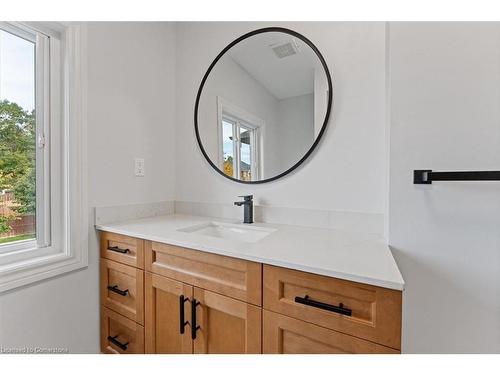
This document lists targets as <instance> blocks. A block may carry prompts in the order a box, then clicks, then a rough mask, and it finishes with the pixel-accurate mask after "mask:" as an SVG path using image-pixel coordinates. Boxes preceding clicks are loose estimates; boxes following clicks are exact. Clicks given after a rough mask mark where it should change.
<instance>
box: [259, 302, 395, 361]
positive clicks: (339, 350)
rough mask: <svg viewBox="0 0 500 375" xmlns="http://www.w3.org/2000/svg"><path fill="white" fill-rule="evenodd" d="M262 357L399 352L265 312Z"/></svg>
mask: <svg viewBox="0 0 500 375" xmlns="http://www.w3.org/2000/svg"><path fill="white" fill-rule="evenodd" d="M263 325H264V336H263V352H264V354H397V353H399V351H397V350H395V349H392V348H388V347H386V346H383V345H379V344H375V343H372V342H370V341H366V340H363V339H359V338H356V337H353V336H350V335H346V334H344V333H340V332H337V331H333V330H331V329H327V328H323V327H319V326H317V325H315V324H312V323H307V322H304V321H302V320H298V319H295V318H290V317H288V316H285V315H282V314H277V313H274V312H271V311H266V310H264V321H263Z"/></svg>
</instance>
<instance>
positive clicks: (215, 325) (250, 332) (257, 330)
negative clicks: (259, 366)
mask: <svg viewBox="0 0 500 375" xmlns="http://www.w3.org/2000/svg"><path fill="white" fill-rule="evenodd" d="M193 301H194V302H199V305H198V306H196V324H197V326H199V327H200V328H199V329H198V330H197V331H196V338H195V339H194V341H193V347H194V353H195V354H202V353H204V354H214V353H220V354H229V353H234V354H244V353H253V354H258V353H261V322H262V309H261V308H260V307H257V306H254V305H250V304H248V303H245V302H242V301H238V300H235V299H233V298H230V297H225V296H222V295H220V294H217V293H213V292H209V291H207V290H204V289H200V288H194V300H193Z"/></svg>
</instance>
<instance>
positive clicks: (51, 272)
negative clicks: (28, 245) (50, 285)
mask: <svg viewBox="0 0 500 375" xmlns="http://www.w3.org/2000/svg"><path fill="white" fill-rule="evenodd" d="M33 251H43V254H40V256H37V257H33V256H30V257H27V259H23V260H19V261H16V262H9V263H8V264H4V265H0V293H2V292H5V291H8V290H11V289H14V288H19V287H21V286H24V285H27V284H31V283H34V282H37V281H41V280H44V279H47V278H51V277H54V276H58V275H61V274H64V273H67V272H70V271H75V270H78V269H81V268H85V267H87V266H88V259H87V256H86V252H78V253H79V254H80V256H78V255H77V253H74V254H67V253H63V252H60V251H59V252H56V251H55V249H51V248H45V249H43V250H40V249H34V250H33Z"/></svg>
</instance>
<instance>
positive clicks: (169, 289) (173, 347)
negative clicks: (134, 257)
mask: <svg viewBox="0 0 500 375" xmlns="http://www.w3.org/2000/svg"><path fill="white" fill-rule="evenodd" d="M145 285H146V288H145V289H146V303H145V307H146V325H145V327H146V353H149V354H189V353H192V352H193V342H192V340H191V331H190V327H189V326H188V325H185V326H184V333H181V329H180V327H181V319H182V320H183V323H184V322H189V320H190V314H189V313H190V311H191V310H190V301H191V298H192V296H193V287H192V286H191V285H187V284H184V283H182V282H180V281H176V280H172V279H169V278H166V277H163V276H159V275H154V274H151V273H149V272H146V275H145ZM181 304H182V305H183V306H182V309H181ZM181 310H184V314H183V316H182V317H181V315H180V313H181Z"/></svg>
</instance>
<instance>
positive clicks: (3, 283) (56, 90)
mask: <svg viewBox="0 0 500 375" xmlns="http://www.w3.org/2000/svg"><path fill="white" fill-rule="evenodd" d="M0 27H1V28H2V29H4V30H5V31H8V32H11V33H13V34H15V35H19V36H22V37H24V38H25V39H27V38H34V40H35V41H36V58H37V63H36V69H37V70H36V121H37V155H36V162H37V173H36V181H37V202H36V220H37V224H36V225H37V240H36V241H34V240H27V241H19V242H16V243H13V244H9V245H8V246H2V247H1V248H0V293H1V292H3V291H6V290H10V289H13V288H17V287H20V286H23V285H26V284H30V283H33V282H36V281H40V280H43V279H46V278H50V277H54V276H57V275H60V274H62V273H66V272H70V271H73V270H77V269H80V268H83V267H86V266H87V265H88V206H87V189H86V181H87V178H86V177H87V176H86V165H85V162H86V126H85V124H86V82H87V80H86V64H85V59H84V56H85V53H86V51H85V48H86V29H85V25H84V24H78V23H65V24H63V23H52V22H51V23H49V22H29V23H18V22H15V23H14V22H12V23H11V22H2V23H0ZM23 33H24V34H23ZM28 40H30V39H28ZM31 40H33V39H31Z"/></svg>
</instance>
